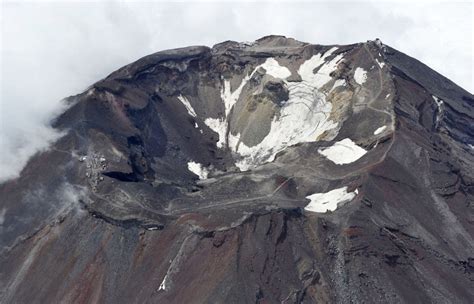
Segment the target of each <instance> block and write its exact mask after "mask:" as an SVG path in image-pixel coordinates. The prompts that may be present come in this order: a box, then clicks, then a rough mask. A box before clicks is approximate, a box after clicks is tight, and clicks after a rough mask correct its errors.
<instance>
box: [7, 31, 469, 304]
mask: <svg viewBox="0 0 474 304" xmlns="http://www.w3.org/2000/svg"><path fill="white" fill-rule="evenodd" d="M68 102H69V103H70V108H69V109H68V110H67V111H66V112H65V113H63V114H62V115H60V116H59V117H58V118H57V119H56V120H55V122H54V126H55V128H57V129H59V130H62V131H64V132H65V135H64V136H63V137H62V138H61V139H59V140H58V141H57V142H56V143H54V145H53V146H52V147H51V149H50V150H48V151H46V152H43V153H40V154H38V155H35V156H34V157H33V158H32V159H31V160H30V161H29V163H28V165H27V166H26V167H25V169H24V170H23V172H22V174H21V176H20V177H19V178H18V179H15V180H11V181H8V182H6V183H4V184H2V185H0V197H1V202H0V214H2V216H1V219H2V222H1V227H0V236H1V238H0V245H1V251H2V254H1V257H0V269H1V272H0V288H1V293H0V299H1V302H2V303H97V302H99V303H335V302H336V303H374V302H377V303H380V302H382V303H401V302H404V303H428V302H429V303H448V302H449V303H472V302H473V300H474V292H473V288H472V282H473V280H474V277H473V266H472V265H473V261H474V241H473V234H474V228H473V223H474V214H473V201H474V174H473V172H474V124H473V123H472V122H473V121H474V103H473V102H474V98H473V96H472V95H471V94H469V93H468V92H466V91H464V90H463V89H461V88H459V87H458V86H456V85H455V84H453V83H452V82H451V81H449V80H448V79H446V78H444V77H443V76H441V75H439V74H437V73H436V72H434V71H432V70H431V69H429V68H428V67H426V66H425V65H423V64H422V63H420V62H418V61H416V60H414V59H413V58H410V57H408V56H406V55H404V54H402V53H400V52H398V51H396V50H394V49H391V48H390V47H388V46H384V45H380V43H378V42H377V43H376V42H371V41H369V42H367V43H360V44H354V45H348V46H335V47H333V46H331V47H328V46H321V45H312V44H307V43H302V42H298V41H295V40H293V39H289V38H285V37H282V36H268V37H264V38H262V39H259V40H257V41H256V42H255V43H250V44H249V43H247V44H244V43H238V42H233V41H227V42H223V43H221V44H218V45H216V46H214V47H213V48H208V47H201V46H199V47H188V48H183V49H176V50H170V51H164V52H159V53H156V54H152V55H150V56H147V57H144V58H142V59H140V60H138V61H137V62H134V63H132V64H130V65H127V66H125V67H123V68H121V69H119V70H118V71H116V72H114V73H112V74H110V75H109V76H108V77H107V78H105V79H103V80H101V81H99V82H97V83H96V84H94V85H93V86H92V87H91V88H90V89H88V90H87V91H86V92H84V93H82V94H79V95H77V96H74V97H71V98H69V99H68Z"/></svg>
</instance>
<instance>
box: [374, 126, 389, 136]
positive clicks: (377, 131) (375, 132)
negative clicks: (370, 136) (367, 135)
mask: <svg viewBox="0 0 474 304" xmlns="http://www.w3.org/2000/svg"><path fill="white" fill-rule="evenodd" d="M386 128H387V126H382V127H380V128H378V129H377V130H375V131H374V135H378V134H380V133H382V132H383V130H385V129H386Z"/></svg>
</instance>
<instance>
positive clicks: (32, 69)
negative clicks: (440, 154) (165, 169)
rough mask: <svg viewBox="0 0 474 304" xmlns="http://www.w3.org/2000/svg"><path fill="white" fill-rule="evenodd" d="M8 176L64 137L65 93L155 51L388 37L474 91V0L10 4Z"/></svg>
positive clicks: (2, 140)
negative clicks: (279, 39) (282, 39)
mask: <svg viewBox="0 0 474 304" xmlns="http://www.w3.org/2000/svg"><path fill="white" fill-rule="evenodd" d="M1 5H2V29H1V79H0V83H1V96H0V98H1V100H0V149H1V153H0V182H2V181H5V180H8V179H11V178H15V177H17V176H18V174H19V172H20V171H21V169H22V168H23V167H24V166H25V164H26V162H27V161H28V159H29V158H30V157H31V156H32V155H34V153H37V152H38V151H42V150H45V149H47V148H48V146H49V145H50V144H51V143H52V142H54V141H55V140H56V139H57V138H59V137H60V136H61V134H58V132H56V131H55V130H53V129H52V128H50V127H49V122H50V121H51V119H53V118H54V117H56V116H57V115H58V114H59V113H61V112H62V111H64V109H65V107H64V103H62V102H61V100H62V99H63V98H64V97H67V96H70V95H75V94H78V93H81V92H82V91H84V90H85V89H86V88H87V87H88V86H90V85H91V84H93V83H94V82H96V81H98V80H100V79H101V78H103V77H105V76H107V75H108V74H109V73H111V72H113V71H114V70H116V69H118V68H119V67H121V66H123V65H125V64H128V63H130V62H132V61H135V60H137V59H139V58H140V57H142V56H145V55H147V54H150V53H153V52H157V51H159V50H163V49H170V48H176V47H183V46H188V45H208V46H212V45H214V44H216V43H218V42H222V41H225V40H235V41H253V40H256V39H258V38H260V37H262V36H265V35H270V34H279V35H285V36H288V37H293V38H295V39H297V40H300V41H305V42H310V43H315V44H348V43H355V42H364V41H366V40H369V39H371V40H372V39H375V38H377V37H378V38H380V39H381V40H382V41H383V42H384V43H385V44H388V45H390V46H392V47H394V48H396V49H398V50H400V51H402V52H404V53H406V54H408V55H410V56H412V57H415V58H417V59H419V60H420V61H422V62H423V63H425V64H427V65H428V66H430V67H431V68H433V69H435V70H436V71H438V72H440V73H441V74H443V75H444V76H446V77H448V78H449V79H451V80H452V81H454V82H455V83H457V84H458V85H460V86H461V87H463V88H464V89H466V90H468V91H470V92H473V91H474V84H473V76H472V71H473V59H472V53H473V38H472V37H473V36H474V35H473V34H474V33H473V4H472V3H470V2H468V1H463V2H457V3H453V2H448V1H444V2H443V1H442V2H438V3H435V4H430V3H428V2H420V3H417V4H413V3H412V2H405V3H402V4H399V5H395V4H394V3H393V2H367V1H366V2H349V3H345V2H334V1H333V2H330V3H325V2H316V3H309V2H304V3H295V2H277V3H275V2H264V3H246V2H244V3H242V2H239V3H231V2H225V3H215V2H206V3H195V2H192V3H188V2H170V3H150V2H146V3H137V2H132V3H130V2H128V3H118V2H104V3H100V2H83V3H79V2H72V3H64V2H47V3H23V2H16V3H14V2H2V4H1Z"/></svg>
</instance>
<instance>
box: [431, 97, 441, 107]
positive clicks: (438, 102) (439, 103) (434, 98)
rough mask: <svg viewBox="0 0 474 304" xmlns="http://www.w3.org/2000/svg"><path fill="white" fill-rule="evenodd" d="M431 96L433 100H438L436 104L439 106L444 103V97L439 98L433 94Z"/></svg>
mask: <svg viewBox="0 0 474 304" xmlns="http://www.w3.org/2000/svg"><path fill="white" fill-rule="evenodd" d="M431 97H433V100H434V101H435V102H436V105H437V106H438V108H440V107H441V105H443V103H444V101H443V100H442V99H439V98H438V97H436V96H434V95H431Z"/></svg>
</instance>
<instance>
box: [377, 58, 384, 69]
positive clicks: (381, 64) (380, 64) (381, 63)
mask: <svg viewBox="0 0 474 304" xmlns="http://www.w3.org/2000/svg"><path fill="white" fill-rule="evenodd" d="M375 61H376V62H377V64H378V65H379V67H380V68H381V69H382V68H383V66H384V65H385V62H381V61H378V59H377V58H375Z"/></svg>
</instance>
